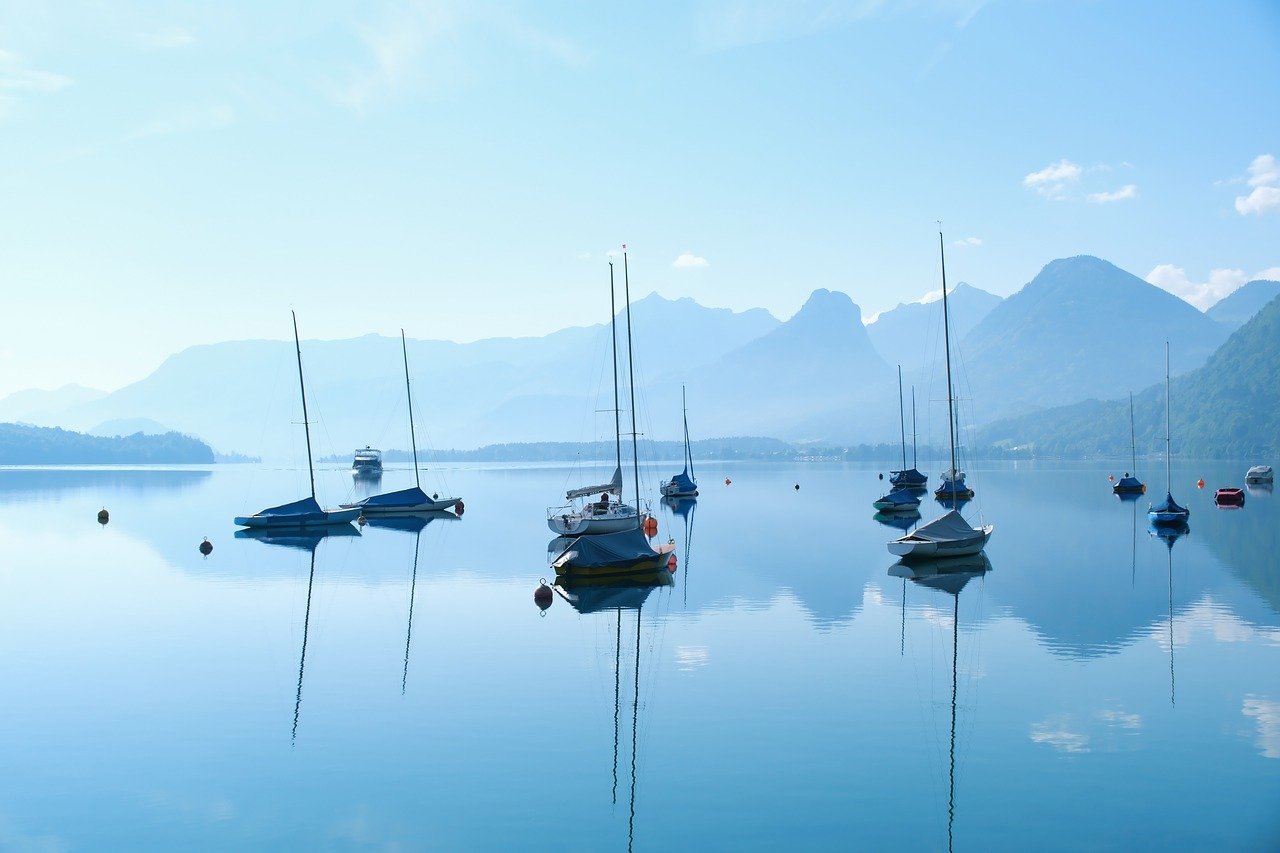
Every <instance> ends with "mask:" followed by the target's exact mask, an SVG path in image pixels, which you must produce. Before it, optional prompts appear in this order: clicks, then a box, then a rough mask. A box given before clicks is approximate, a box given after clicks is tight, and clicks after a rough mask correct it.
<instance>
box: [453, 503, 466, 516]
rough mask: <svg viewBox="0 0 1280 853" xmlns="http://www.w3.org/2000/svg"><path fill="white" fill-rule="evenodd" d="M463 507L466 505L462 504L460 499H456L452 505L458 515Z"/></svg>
mask: <svg viewBox="0 0 1280 853" xmlns="http://www.w3.org/2000/svg"><path fill="white" fill-rule="evenodd" d="M465 509H466V507H465V506H463V505H462V501H458V502H457V503H456V504H454V505H453V511H454V512H456V513H457V514H458V515H462V512H463V510H465Z"/></svg>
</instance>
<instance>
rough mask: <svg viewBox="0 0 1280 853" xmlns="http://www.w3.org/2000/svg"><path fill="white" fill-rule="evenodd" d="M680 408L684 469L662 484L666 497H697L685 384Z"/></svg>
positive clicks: (682, 387)
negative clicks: (690, 446)
mask: <svg viewBox="0 0 1280 853" xmlns="http://www.w3.org/2000/svg"><path fill="white" fill-rule="evenodd" d="M680 408H681V411H682V412H683V413H684V470H683V471H681V472H680V473H679V474H676V475H675V476H674V477H672V478H671V479H670V480H668V481H667V482H665V483H663V484H662V496H663V497H664V498H696V497H697V496H698V481H697V480H695V479H694V478H693V452H692V451H691V450H690V449H689V406H688V404H687V403H686V402H685V396H684V386H683V385H681V386H680Z"/></svg>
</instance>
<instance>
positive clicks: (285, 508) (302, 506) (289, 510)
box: [258, 498, 324, 516]
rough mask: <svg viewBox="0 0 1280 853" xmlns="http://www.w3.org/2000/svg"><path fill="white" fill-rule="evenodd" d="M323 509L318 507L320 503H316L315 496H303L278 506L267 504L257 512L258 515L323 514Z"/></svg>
mask: <svg viewBox="0 0 1280 853" xmlns="http://www.w3.org/2000/svg"><path fill="white" fill-rule="evenodd" d="M323 514H324V510H322V509H321V508H320V504H318V503H316V499H315V498H303V499H302V500H300V501H294V502H293V503H290V504H280V506H269V507H267V508H266V509H264V510H262V511H261V512H259V513H258V515H270V516H284V515H323Z"/></svg>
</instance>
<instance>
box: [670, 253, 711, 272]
mask: <svg viewBox="0 0 1280 853" xmlns="http://www.w3.org/2000/svg"><path fill="white" fill-rule="evenodd" d="M671 266H673V267H675V268H676V269H678V270H685V269H697V268H700V267H707V266H710V264H708V263H707V259H706V258H700V257H698V256H697V255H695V254H694V253H693V252H692V251H689V250H685V251H683V252H681V253H680V257H678V258H676V259H675V260H674V261H672V262H671Z"/></svg>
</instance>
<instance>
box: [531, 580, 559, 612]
mask: <svg viewBox="0 0 1280 853" xmlns="http://www.w3.org/2000/svg"><path fill="white" fill-rule="evenodd" d="M553 599H554V596H552V595H551V587H549V586H547V579H546V578H538V588H537V589H535V590H534V591H533V603H534V604H536V605H538V609H539V610H542V611H546V609H547V608H548V607H550V606H551V602H552V600H553Z"/></svg>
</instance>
